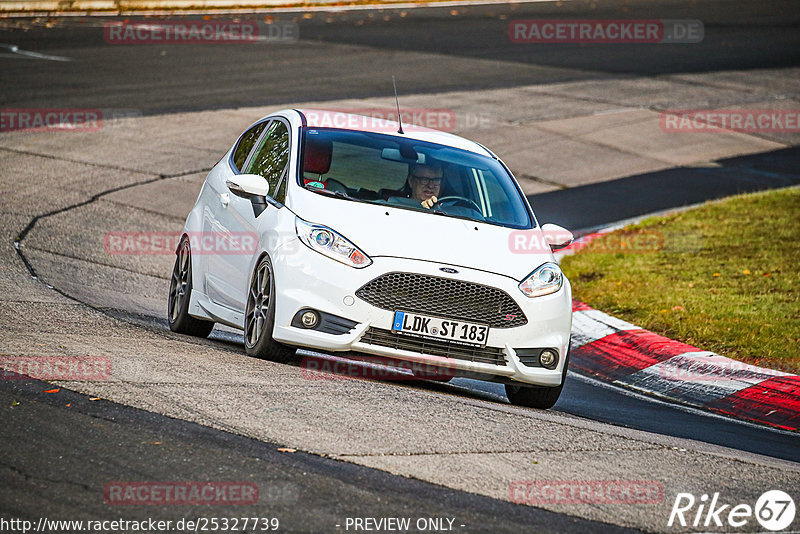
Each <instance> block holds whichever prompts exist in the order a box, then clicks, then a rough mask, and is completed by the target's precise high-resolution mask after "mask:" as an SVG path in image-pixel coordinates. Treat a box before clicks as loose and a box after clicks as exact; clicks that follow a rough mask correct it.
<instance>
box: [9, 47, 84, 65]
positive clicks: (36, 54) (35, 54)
mask: <svg viewBox="0 0 800 534" xmlns="http://www.w3.org/2000/svg"><path fill="white" fill-rule="evenodd" d="M0 48H5V49H6V50H8V51H9V52H11V53H12V54H17V55H19V56H24V57H30V58H33V59H45V60H48V61H72V58H69V57H63V56H51V55H49V54H40V53H39V52H31V51H30V50H21V49H20V48H19V47H18V46H17V45H12V44H6V43H0Z"/></svg>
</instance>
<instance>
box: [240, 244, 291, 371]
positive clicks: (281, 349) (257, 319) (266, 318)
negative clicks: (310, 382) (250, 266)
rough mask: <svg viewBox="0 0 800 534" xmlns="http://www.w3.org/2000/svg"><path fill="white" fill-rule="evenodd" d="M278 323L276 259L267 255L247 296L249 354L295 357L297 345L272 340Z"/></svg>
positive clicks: (281, 359) (282, 358)
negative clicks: (274, 260) (274, 273)
mask: <svg viewBox="0 0 800 534" xmlns="http://www.w3.org/2000/svg"><path fill="white" fill-rule="evenodd" d="M274 326H275V277H274V275H273V270H272V262H270V261H269V258H268V257H266V256H264V257H263V258H262V259H261V261H259V262H258V266H257V267H256V271H255V273H253V279H252V281H251V282H250V291H249V292H248V295H247V308H246V309H245V319H244V347H245V350H246V351H247V354H249V355H251V356H255V357H257V358H263V359H265V360H272V361H274V362H280V363H286V362H288V361H290V360H291V359H292V358H294V355H295V352H296V351H295V349H294V348H292V347H288V346H286V345H283V344H281V343H278V342H277V341H275V340H274V339H272V330H273V327H274Z"/></svg>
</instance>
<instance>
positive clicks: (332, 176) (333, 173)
mask: <svg viewBox="0 0 800 534" xmlns="http://www.w3.org/2000/svg"><path fill="white" fill-rule="evenodd" d="M300 171H301V172H300V174H299V177H298V179H299V182H300V185H301V186H302V187H305V188H306V189H309V190H311V191H315V192H318V193H320V194H326V195H330V196H332V197H334V196H335V197H340V198H346V199H349V200H353V201H357V202H368V203H373V204H383V205H389V206H393V207H396V208H401V209H409V210H419V211H424V212H428V213H435V214H438V215H446V216H451V217H459V218H465V219H470V220H475V221H480V222H485V223H488V224H494V225H500V226H507V227H512V228H530V227H531V217H530V216H529V213H528V209H527V206H526V205H525V202H524V201H523V199H522V196H521V193H520V191H519V189H518V188H517V186H516V184H515V183H514V182H513V178H512V177H511V176H510V175H509V173H508V172H507V171H506V169H505V168H504V167H503V165H502V164H500V163H499V162H498V161H497V160H495V159H494V158H490V157H487V156H481V155H479V154H475V153H473V152H469V151H466V150H460V149H457V148H453V147H449V146H445V145H437V144H433V143H427V142H424V141H418V140H414V139H403V138H398V137H396V136H392V135H383V134H377V133H369V132H358V131H349V130H336V129H327V128H308V127H307V128H303V156H302V160H301V168H300ZM430 196H436V200H437V201H436V202H435V203H434V202H430V201H429V202H428V204H429V206H428V207H426V206H423V204H422V200H425V199H428V198H430Z"/></svg>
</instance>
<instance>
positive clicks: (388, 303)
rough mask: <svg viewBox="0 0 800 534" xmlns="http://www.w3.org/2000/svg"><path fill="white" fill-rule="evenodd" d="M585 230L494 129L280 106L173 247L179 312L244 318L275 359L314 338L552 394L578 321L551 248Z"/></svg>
mask: <svg viewBox="0 0 800 534" xmlns="http://www.w3.org/2000/svg"><path fill="white" fill-rule="evenodd" d="M571 240H572V235H571V234H570V233H569V232H568V231H566V230H564V229H563V228H560V227H558V226H555V225H550V224H546V225H543V226H540V225H539V224H538V223H537V221H536V218H535V217H534V214H533V212H532V210H531V207H530V206H529V204H528V202H527V200H526V198H525V196H524V195H523V194H522V192H521V190H520V188H519V185H518V184H517V182H516V181H515V179H514V178H513V176H512V175H511V173H510V172H509V170H508V168H507V167H506V166H505V165H504V164H503V163H502V162H501V161H500V160H499V159H498V158H497V156H495V155H494V154H493V153H492V152H490V151H489V150H487V149H486V148H484V147H483V146H481V145H480V144H477V143H474V142H471V141H468V140H466V139H463V138H461V137H458V136H455V135H451V134H447V133H443V132H439V131H436V130H431V129H425V128H420V127H412V126H408V125H406V126H405V130H404V129H403V126H401V125H398V124H396V123H393V122H389V121H384V120H378V119H371V118H368V117H363V116H359V115H346V114H342V113H336V112H328V111H321V110H283V111H279V112H276V113H274V114H272V115H269V116H267V117H265V118H263V119H261V120H259V121H258V122H256V123H255V124H253V125H252V126H251V127H250V128H248V129H247V131H245V132H244V133H243V134H242V135H241V137H239V139H238V140H237V141H236V143H235V144H234V145H233V146H232V147H231V149H230V150H229V151H228V153H227V154H225V156H224V157H223V158H222V159H221V160H220V161H219V163H217V165H215V166H214V168H213V169H212V170H211V172H210V173H209V174H208V177H207V178H206V180H205V183H204V184H203V187H202V190H201V191H200V195H199V197H198V199H197V203H196V204H195V207H194V209H192V211H191V212H190V213H189V216H188V218H187V219H186V224H185V226H184V230H183V237H182V238H181V240H180V244H179V246H178V249H177V259H176V262H175V267H174V269H173V273H172V280H171V284H170V290H169V305H168V318H169V325H170V328H171V329H172V330H173V331H175V332H179V333H183V334H190V335H195V336H207V335H208V334H209V333H210V332H211V329H212V328H213V325H214V323H221V324H225V325H228V326H231V327H234V328H238V329H241V330H243V331H244V340H245V348H246V351H247V353H248V354H251V355H254V356H257V357H262V358H267V359H270V360H274V361H279V362H284V361H288V360H289V359H290V358H292V357H293V356H294V354H295V350H296V349H297V348H310V349H320V350H323V351H326V352H331V351H335V352H339V353H344V352H350V351H352V352H355V353H361V354H370V355H375V356H380V357H385V358H389V359H391V360H394V361H397V360H400V361H407V362H416V363H422V364H425V365H427V366H435V367H437V368H442V369H447V370H450V371H451V372H452V374H455V375H458V376H470V377H477V378H481V379H485V380H492V381H497V382H502V383H504V384H505V387H506V393H507V394H508V398H509V400H510V401H511V402H512V403H515V404H519V405H523V406H530V407H536V408H549V407H551V406H552V405H553V404H555V402H556V400H557V399H558V396H559V394H560V392H561V388H562V385H563V383H564V378H565V376H566V369H567V360H568V350H569V341H570V329H571V325H572V304H571V290H570V285H569V282H568V281H567V279H566V277H565V276H564V275H563V274H562V272H561V270H560V269H559V267H558V264H557V263H556V261H555V258H554V257H553V254H552V250H555V249H557V248H560V247H564V246H566V245H568V244H569V243H570V242H571ZM537 243H538V244H543V245H542V246H531V244H537ZM451 376H452V375H451Z"/></svg>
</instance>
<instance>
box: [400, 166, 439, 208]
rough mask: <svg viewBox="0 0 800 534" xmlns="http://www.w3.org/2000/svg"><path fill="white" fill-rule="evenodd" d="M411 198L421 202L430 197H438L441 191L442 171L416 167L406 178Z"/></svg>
mask: <svg viewBox="0 0 800 534" xmlns="http://www.w3.org/2000/svg"><path fill="white" fill-rule="evenodd" d="M408 184H409V185H410V186H411V196H412V198H415V199H416V200H418V201H420V202H423V201H425V200H428V199H429V198H431V197H438V196H439V191H441V189H442V170H441V169H433V168H431V167H422V166H420V167H417V168H416V169H414V171H413V172H412V173H411V174H409V176H408Z"/></svg>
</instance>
